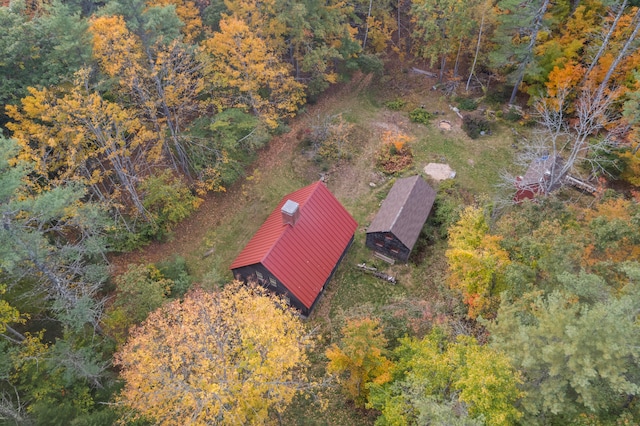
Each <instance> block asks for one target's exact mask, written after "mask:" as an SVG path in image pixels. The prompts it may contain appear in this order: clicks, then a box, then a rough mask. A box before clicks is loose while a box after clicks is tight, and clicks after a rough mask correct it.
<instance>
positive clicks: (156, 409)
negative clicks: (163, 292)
mask: <svg viewBox="0 0 640 426" xmlns="http://www.w3.org/2000/svg"><path fill="white" fill-rule="evenodd" d="M312 343H313V342H312V340H311V338H310V336H309V334H308V333H307V332H306V330H305V327H304V325H303V324H302V322H301V320H300V319H299V317H298V316H297V315H296V313H295V312H294V311H293V310H291V309H290V308H289V307H287V305H286V303H285V302H284V300H282V299H281V298H279V297H277V296H275V295H273V294H271V293H268V292H266V290H264V289H262V288H261V287H249V286H244V285H242V284H241V283H239V282H234V283H232V284H229V285H227V286H226V287H225V288H224V289H223V290H222V291H220V292H218V293H208V292H205V291H202V290H195V291H193V292H191V293H188V294H187V295H186V296H185V298H184V300H182V301H180V300H175V301H173V302H171V303H167V304H165V305H163V306H162V307H160V308H159V309H158V310H156V311H154V312H152V313H151V314H150V315H149V317H148V318H147V320H146V321H145V322H144V323H142V325H141V326H139V327H137V328H135V329H134V330H133V331H132V333H131V335H130V338H129V341H128V342H127V344H126V345H125V346H124V347H123V348H122V350H120V352H118V353H117V354H116V355H115V363H116V365H117V366H119V367H120V368H121V376H122V378H123V379H124V381H125V387H124V389H123V391H122V393H121V395H120V397H119V401H120V403H122V404H123V405H125V406H127V407H130V408H132V409H133V410H134V412H135V416H136V417H145V418H151V419H153V420H154V422H155V423H156V424H164V425H184V424H198V425H204V424H220V425H238V424H264V423H265V422H267V421H268V419H269V416H270V414H271V413H272V412H277V413H281V412H282V411H284V410H285V408H286V407H287V405H288V404H289V403H290V402H291V400H292V399H293V397H294V396H295V395H296V394H297V393H298V392H299V391H301V390H303V389H304V388H307V386H308V385H309V382H308V381H307V380H306V370H307V367H308V366H309V360H308V358H307V354H306V351H307V348H308V347H309V346H310V345H312Z"/></svg>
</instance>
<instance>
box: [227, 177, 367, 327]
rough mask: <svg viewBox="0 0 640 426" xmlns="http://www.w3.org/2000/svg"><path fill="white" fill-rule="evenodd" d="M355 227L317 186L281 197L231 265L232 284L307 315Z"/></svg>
mask: <svg viewBox="0 0 640 426" xmlns="http://www.w3.org/2000/svg"><path fill="white" fill-rule="evenodd" d="M357 226H358V224H357V223H356V221H355V220H354V219H353V217H351V215H350V214H349V212H347V210H346V209H345V208H344V207H343V206H342V204H340V202H339V201H338V200H337V199H336V198H335V197H334V195H333V194H331V192H329V190H328V189H327V187H326V186H325V184H324V183H323V182H316V183H314V184H311V185H309V186H306V187H304V188H301V189H299V190H297V191H295V192H292V193H291V194H289V195H287V196H285V197H284V198H282V200H281V201H280V203H279V204H278V206H277V207H276V208H275V209H274V210H273V211H272V212H271V214H270V215H269V217H268V218H267V220H266V221H265V222H264V223H263V224H262V226H261V227H260V229H258V231H257V232H256V234H255V235H254V236H253V237H252V238H251V240H250V241H249V243H247V245H246V246H245V247H244V249H243V250H242V251H241V252H240V254H239V255H238V257H236V259H235V260H234V261H233V263H232V264H231V270H232V271H233V275H234V276H235V277H236V279H238V280H241V281H245V282H246V281H256V282H258V283H260V284H262V285H264V286H265V287H268V288H269V289H271V290H272V291H274V292H276V293H278V294H283V295H285V296H286V297H287V298H288V299H289V301H290V304H291V305H292V306H294V307H296V308H298V309H299V310H300V311H301V313H302V314H303V315H305V316H306V315H309V313H310V312H311V310H312V309H313V307H314V305H315V303H316V302H317V301H318V299H319V297H320V295H321V294H322V291H323V290H324V288H325V286H326V285H327V283H328V282H329V280H330V279H331V277H332V276H333V273H334V272H335V270H336V268H337V267H338V265H339V264H340V261H341V260H342V258H343V257H344V255H345V254H346V252H347V249H348V248H349V246H350V245H351V243H352V242H353V237H354V234H355V230H356V228H357Z"/></svg>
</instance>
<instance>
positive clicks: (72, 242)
mask: <svg viewBox="0 0 640 426" xmlns="http://www.w3.org/2000/svg"><path fill="white" fill-rule="evenodd" d="M16 153H17V146H16V144H15V143H14V142H13V141H9V140H7V139H4V138H1V137H0V209H1V211H2V218H3V219H2V226H1V227H0V246H1V248H0V277H2V280H3V282H4V283H6V284H5V285H3V286H2V289H3V291H5V289H6V292H5V293H4V294H3V299H4V300H2V301H1V302H0V306H1V308H0V309H1V310H2V323H1V324H2V331H3V333H1V334H0V336H1V337H2V344H0V353H1V355H0V359H2V360H3V362H2V363H1V364H2V365H1V368H0V381H1V382H0V395H1V401H2V403H1V404H2V407H3V410H2V415H8V416H9V417H10V418H11V419H13V420H15V421H17V422H25V423H28V422H30V421H33V422H35V423H36V424H43V425H48V424H51V425H55V424H68V423H70V422H71V421H72V420H74V419H76V418H82V417H83V416H85V415H86V416H90V415H92V413H93V412H97V411H100V407H101V405H99V404H98V402H99V401H102V402H105V401H106V399H108V393H109V391H108V390H107V388H108V387H109V386H110V385H111V383H112V382H111V380H110V375H109V373H108V371H107V369H108V366H109V361H108V359H107V355H108V352H109V351H108V345H105V341H104V340H103V339H102V337H101V335H100V333H99V332H100V330H101V320H102V305H103V302H104V300H102V299H101V297H100V295H99V292H100V291H101V290H102V283H103V282H104V280H105V279H106V268H105V265H104V250H105V245H104V240H103V239H102V237H101V230H102V229H103V227H104V226H106V225H107V223H108V222H107V221H105V220H104V217H103V215H102V214H101V212H100V211H99V210H98V209H96V208H95V206H93V205H91V204H90V203H86V202H81V199H82V198H84V197H85V192H84V191H83V189H82V187H81V186H80V185H77V184H69V185H67V186H58V187H54V188H50V189H47V190H43V191H39V192H34V191H32V188H30V187H29V185H28V180H27V175H28V173H29V171H30V170H31V167H30V164H29V163H25V162H22V161H19V160H17V159H16V158H15V155H16ZM13 307H17V308H19V309H20V311H22V312H23V313H24V315H22V316H19V315H18V312H17V310H16V309H15V308H13ZM23 323H24V325H23ZM45 327H46V328H45ZM26 330H29V331H26ZM45 331H46V332H47V334H46V336H47V337H46V339H45V338H44V336H45ZM104 414H105V416H106V417H109V418H111V419H112V420H113V416H111V417H110V416H109V414H107V413H104Z"/></svg>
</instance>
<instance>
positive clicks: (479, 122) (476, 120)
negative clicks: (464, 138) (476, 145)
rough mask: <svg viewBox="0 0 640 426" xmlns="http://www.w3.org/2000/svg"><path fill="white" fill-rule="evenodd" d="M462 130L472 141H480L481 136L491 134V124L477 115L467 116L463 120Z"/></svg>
mask: <svg viewBox="0 0 640 426" xmlns="http://www.w3.org/2000/svg"><path fill="white" fill-rule="evenodd" d="M462 129H463V130H464V131H465V133H466V134H467V135H468V136H469V137H470V138H471V139H478V138H479V137H480V136H481V135H483V134H487V133H489V132H491V127H490V125H489V122H488V121H487V120H486V119H484V118H483V117H480V116H477V115H466V116H465V117H464V118H463V119H462Z"/></svg>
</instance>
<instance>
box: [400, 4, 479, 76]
mask: <svg viewBox="0 0 640 426" xmlns="http://www.w3.org/2000/svg"><path fill="white" fill-rule="evenodd" d="M480 4H481V2H480V1H478V0H474V1H472V2H461V1H458V0H419V1H414V2H413V5H412V7H411V14H412V19H413V20H414V22H415V26H414V35H413V37H414V39H416V42H417V43H416V44H417V46H418V47H417V50H418V51H419V55H420V56H422V57H423V58H425V59H429V61H430V63H431V65H432V66H433V64H434V63H436V62H437V61H439V62H440V76H439V81H442V79H443V77H444V72H445V68H446V64H447V59H448V58H449V57H450V56H451V55H452V54H453V53H455V52H458V55H459V54H460V50H461V49H462V47H463V45H465V44H468V37H469V36H470V35H471V34H472V33H473V32H474V31H475V28H476V27H477V26H478V23H477V22H476V21H475V19H474V17H475V14H474V12H475V11H476V10H477V8H478V7H479V6H480ZM465 41H466V43H465ZM456 65H457V64H456Z"/></svg>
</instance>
